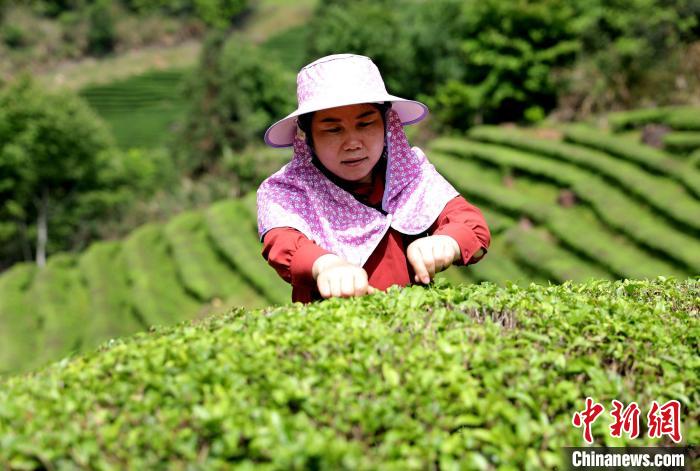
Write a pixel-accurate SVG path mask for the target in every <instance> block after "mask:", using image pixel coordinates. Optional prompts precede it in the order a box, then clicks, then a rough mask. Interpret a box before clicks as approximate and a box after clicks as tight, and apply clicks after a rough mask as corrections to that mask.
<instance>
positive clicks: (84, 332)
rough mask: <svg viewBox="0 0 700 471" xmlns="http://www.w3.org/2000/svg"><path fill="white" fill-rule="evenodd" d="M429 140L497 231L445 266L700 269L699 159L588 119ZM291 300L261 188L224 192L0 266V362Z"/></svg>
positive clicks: (601, 274) (530, 273) (472, 272)
mask: <svg viewBox="0 0 700 471" xmlns="http://www.w3.org/2000/svg"><path fill="white" fill-rule="evenodd" d="M668 116H673V115H672V114H669V115H668ZM697 116H700V113H698V114H697ZM669 119H670V118H669ZM686 126H687V124H686ZM621 129H624V128H621ZM426 151H427V152H426V154H427V155H428V157H429V159H430V161H431V162H432V163H433V164H434V165H435V166H436V167H437V168H438V170H439V171H440V172H441V173H442V174H443V175H444V176H445V177H446V178H447V179H448V180H450V181H451V182H452V183H453V184H454V185H455V187H456V188H457V189H458V190H459V191H460V192H461V193H462V194H463V195H464V196H465V197H466V198H467V199H468V200H470V201H472V202H473V203H475V204H476V205H477V206H479V207H480V208H481V209H482V210H483V212H484V215H485V217H486V220H487V221H488V222H489V227H490V229H491V233H492V243H491V247H490V248H489V254H488V255H487V257H486V258H484V259H483V260H482V261H481V262H479V263H478V264H476V265H472V266H469V267H466V268H464V267H452V268H450V269H449V270H447V271H445V272H443V273H440V274H438V277H439V278H446V279H448V280H449V281H452V282H454V283H477V282H481V281H490V282H494V283H497V284H500V285H505V284H507V282H509V281H510V282H516V283H518V284H520V285H521V286H522V285H527V284H528V283H530V282H537V283H543V284H546V283H547V282H552V283H562V282H564V281H566V280H573V281H577V282H579V281H585V280H587V279H589V278H595V279H597V280H613V279H622V278H627V279H644V278H655V277H657V276H659V275H663V276H673V277H676V278H678V279H685V278H687V277H693V276H697V275H698V274H700V237H699V236H700V168H698V167H697V166H696V165H695V162H694V161H693V160H692V159H690V158H689V156H688V154H680V153H673V152H668V151H666V150H659V149H655V148H651V147H649V146H646V145H644V144H640V143H639V142H638V141H636V140H634V139H632V138H630V137H629V136H627V137H625V136H623V135H617V134H610V133H608V132H606V131H603V130H599V129H594V128H590V127H582V126H581V125H577V126H568V127H562V128H558V129H548V130H546V129H529V130H526V129H516V128H509V127H488V126H482V127H477V128H473V129H472V130H471V131H470V132H469V134H468V136H466V137H464V138H439V139H436V140H434V141H432V142H431V144H430V146H429V147H428V149H426ZM290 299H291V290H290V287H289V285H287V284H286V283H285V282H284V281H282V280H281V279H280V278H279V276H278V275H277V274H276V273H275V271H274V270H273V269H272V268H271V267H269V266H268V265H267V263H266V262H265V261H264V259H263V258H262V256H261V244H260V243H259V241H258V240H257V230H256V221H255V194H250V195H248V196H247V197H246V198H244V199H242V200H239V201H235V200H229V201H222V202H219V203H217V204H214V205H212V206H211V207H209V208H207V210H205V211H192V212H187V213H183V214H180V215H178V216H177V217H175V218H173V219H172V220H171V221H169V222H168V223H167V224H154V223H152V224H147V225H145V226H143V227H141V228H139V229H138V230H136V231H134V232H133V233H132V234H131V235H130V237H128V238H127V239H126V240H124V241H121V242H118V241H110V242H99V243H96V244H93V245H92V246H91V247H90V248H89V249H88V250H87V251H86V252H84V253H83V254H80V255H67V254H61V255H56V256H53V257H51V258H50V260H49V263H48V266H47V268H46V270H43V271H41V272H38V271H37V270H36V268H35V267H34V266H33V265H31V264H18V265H16V266H14V267H13V268H12V269H10V270H8V271H6V272H5V273H3V274H1V275H0V372H3V371H5V372H8V371H16V370H21V369H29V368H32V367H35V366H38V365H40V364H43V363H45V362H47V361H49V360H51V359H57V358H60V357H62V356H65V355H66V354H69V353H70V352H75V351H82V350H85V349H87V348H94V347H95V346H97V345H98V344H100V343H101V342H103V341H105V340H107V339H109V338H116V337H121V336H126V335H129V334H131V333H134V332H137V331H139V330H144V329H147V328H148V327H149V326H151V325H154V324H174V323H176V322H178V321H182V320H187V319H194V318H197V317H201V316H203V315H205V314H207V313H210V312H212V311H213V310H219V311H223V310H225V309H228V308H230V307H231V306H242V307H249V308H255V307H262V306H267V305H270V304H278V305H279V304H284V303H287V302H288V301H289V300H290ZM36 352H41V355H36Z"/></svg>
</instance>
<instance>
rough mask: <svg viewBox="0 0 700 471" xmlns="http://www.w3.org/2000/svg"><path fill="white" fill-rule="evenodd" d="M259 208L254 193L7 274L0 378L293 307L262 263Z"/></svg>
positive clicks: (1, 278)
mask: <svg viewBox="0 0 700 471" xmlns="http://www.w3.org/2000/svg"><path fill="white" fill-rule="evenodd" d="M254 207H255V195H254V194H253V195H250V196H249V197H248V198H247V199H246V200H242V201H233V200H232V201H224V202H221V203H218V204H215V205H213V206H211V207H210V208H208V209H207V210H206V211H202V212H196V211H193V212H188V213H183V214H181V215H179V216H177V217H176V218H174V219H173V220H171V221H170V222H168V223H167V224H164V225H159V224H148V225H146V226H143V227H141V228H139V229H138V230H136V231H134V232H133V233H132V234H131V236H130V237H128V238H127V239H126V240H124V241H123V242H115V241H109V242H99V243H95V244H93V245H92V246H91V247H90V248H89V249H88V250H87V251H86V252H85V253H83V254H81V255H80V256H76V255H69V254H58V255H55V256H53V257H51V258H50V259H49V263H48V264H47V266H46V268H45V269H44V270H38V269H36V267H35V266H34V265H32V264H28V263H27V264H18V265H16V266H14V267H13V268H11V269H10V270H8V271H6V272H4V273H3V274H2V275H0V372H9V371H16V370H18V369H28V368H31V367H33V366H37V365H41V364H43V363H45V362H46V361H49V360H56V359H58V358H61V357H62V356H63V355H66V354H68V353H69V352H72V351H76V350H84V349H87V348H91V347H94V346H95V345H97V343H99V342H101V341H104V340H107V339H109V338H113V337H119V336H122V335H128V334H132V333H135V332H137V331H139V330H144V329H147V328H148V327H149V326H150V325H153V324H172V323H174V322H177V321H181V320H185V319H193V318H195V317H197V316H201V315H204V314H206V313H207V312H209V311H211V310H212V309H218V308H220V306H222V305H224V304H226V305H237V306H246V307H262V306H267V305H269V304H271V303H276V304H282V303H285V302H287V301H288V300H289V299H290V289H289V286H288V285H287V284H286V283H285V282H284V281H283V280H281V279H279V277H277V276H276V274H275V273H274V271H272V269H271V268H269V267H268V266H267V264H266V262H265V260H264V259H263V258H262V257H261V256H260V244H259V243H258V241H257V229H256V223H255V213H254V211H255V208H254ZM268 270H269V272H268ZM266 274H267V275H266ZM270 275H274V276H270Z"/></svg>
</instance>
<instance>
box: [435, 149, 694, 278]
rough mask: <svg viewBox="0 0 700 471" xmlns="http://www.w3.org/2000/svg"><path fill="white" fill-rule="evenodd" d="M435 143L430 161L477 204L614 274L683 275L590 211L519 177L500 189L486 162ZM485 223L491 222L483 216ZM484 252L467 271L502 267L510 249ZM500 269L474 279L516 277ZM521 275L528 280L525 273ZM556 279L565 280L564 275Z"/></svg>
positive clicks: (497, 180) (646, 276) (503, 248)
mask: <svg viewBox="0 0 700 471" xmlns="http://www.w3.org/2000/svg"><path fill="white" fill-rule="evenodd" d="M440 147H441V145H440V141H436V142H435V144H434V147H433V148H432V149H431V150H430V156H431V157H430V159H431V161H432V162H434V163H435V166H436V167H437V168H438V170H439V171H440V172H442V173H443V174H444V175H447V176H448V178H450V176H453V177H451V178H450V180H451V181H452V183H453V185H455V187H456V188H457V189H458V190H459V191H460V193H462V194H463V195H465V196H466V197H467V198H469V199H471V200H473V201H475V202H476V203H478V205H479V207H480V208H493V209H495V210H497V211H499V212H503V213H507V214H511V215H513V216H515V217H520V218H522V217H525V218H528V219H530V220H532V221H534V222H535V223H537V224H540V225H541V226H544V227H545V228H546V229H547V230H548V231H550V232H551V233H552V234H554V235H555V236H556V237H557V238H558V240H559V244H560V245H562V246H564V247H566V248H567V249H568V250H569V251H571V252H574V253H576V254H580V255H582V256H584V257H585V258H588V259H590V260H595V261H596V262H597V263H599V264H600V265H602V266H604V267H606V269H607V270H608V271H610V272H611V273H614V274H615V275H616V276H618V277H620V278H636V279H641V278H649V277H654V276H657V275H672V276H677V277H684V276H687V275H688V272H687V271H686V270H683V269H679V268H678V267H676V266H674V265H672V264H671V263H668V262H667V261H665V260H663V259H658V258H656V257H655V256H654V255H653V254H650V253H649V252H647V251H646V250H645V249H644V248H643V247H638V246H637V245H636V244H635V243H634V240H630V239H627V238H626V237H624V236H623V234H620V233H616V232H614V231H612V230H611V229H610V228H608V227H607V226H606V225H605V224H604V222H603V221H600V220H599V219H598V217H596V215H595V214H594V213H592V212H591V211H590V210H588V209H586V208H581V207H576V208H568V209H563V208H560V207H558V206H557V205H556V204H555V202H554V200H553V199H548V198H542V197H537V196H534V194H535V192H534V191H532V189H531V188H530V187H532V185H533V184H532V183H529V184H527V185H526V184H525V182H526V178H525V177H523V176H519V177H518V178H517V188H506V187H504V186H503V185H502V183H501V182H500V181H499V180H500V178H499V177H496V178H494V176H493V174H494V172H493V171H492V170H490V169H489V168H488V167H487V166H482V165H478V164H474V163H471V162H469V161H468V160H466V159H462V158H455V157H452V156H450V155H444V154H442V153H440V152H439V150H438V149H440ZM456 175H459V178H455V177H454V176H456ZM469 181H478V182H479V184H478V185H475V184H469V183H468V182H469ZM487 221H488V222H489V224H491V223H490V221H489V220H488V219H487ZM493 243H494V244H497V239H494V241H493ZM490 252H492V253H493V254H498V256H497V257H493V256H491V257H487V258H485V259H484V260H482V261H481V262H479V263H478V264H477V265H475V266H474V267H473V268H472V270H474V271H475V272H476V275H477V276H478V275H479V272H480V271H483V270H484V269H488V268H489V267H490V265H493V264H495V263H500V264H504V265H508V261H509V260H508V258H509V256H510V255H511V253H510V252H509V251H508V247H507V246H506V245H505V241H504V244H503V245H501V246H493V247H491V248H490ZM632 261H634V262H632ZM531 266H532V265H531ZM506 270H507V272H506V274H503V273H498V272H497V273H496V274H495V275H490V276H486V277H484V278H481V277H479V279H485V280H487V281H493V282H499V280H508V279H510V280H514V279H516V277H513V276H514V275H512V273H516V272H515V271H514V270H512V269H510V268H508V267H506ZM532 271H533V272H534V273H538V271H539V270H537V268H534V269H532ZM540 275H541V276H542V278H543V279H548V276H551V274H550V275H547V274H544V273H540ZM523 278H524V279H531V277H528V276H525V277H523ZM558 280H559V281H565V280H566V278H563V279H558Z"/></svg>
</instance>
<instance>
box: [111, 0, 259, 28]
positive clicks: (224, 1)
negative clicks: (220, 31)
mask: <svg viewBox="0 0 700 471" xmlns="http://www.w3.org/2000/svg"><path fill="white" fill-rule="evenodd" d="M124 3H125V4H126V5H127V7H128V8H130V9H132V10H134V11H138V12H153V11H162V12H164V13H166V14H169V15H176V16H189V15H193V16H196V17H197V18H199V19H201V20H202V21H204V22H205V23H206V24H208V25H210V26H214V27H217V28H226V27H228V26H230V25H231V23H232V21H233V20H234V19H235V18H236V17H237V16H238V15H240V14H241V13H242V12H244V11H245V10H246V8H247V7H248V0H175V1H172V0H155V1H154V0H124Z"/></svg>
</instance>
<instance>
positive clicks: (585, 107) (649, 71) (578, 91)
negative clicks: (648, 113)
mask: <svg viewBox="0 0 700 471" xmlns="http://www.w3.org/2000/svg"><path fill="white" fill-rule="evenodd" d="M570 3H571V5H572V7H573V8H574V9H575V15H574V16H573V17H572V18H571V21H570V23H571V28H572V29H573V31H574V32H575V34H576V37H577V38H579V40H580V41H581V44H582V48H581V51H580V53H579V55H578V58H577V63H576V65H575V66H574V67H572V68H570V69H569V70H567V71H563V73H562V74H561V77H562V82H561V83H562V92H563V93H562V95H563V96H564V99H565V103H564V104H565V105H566V106H567V107H569V108H571V109H572V113H571V114H572V115H571V116H567V117H572V118H574V117H583V116H585V115H587V114H589V113H591V112H604V111H609V110H611V109H621V108H632V107H636V106H639V105H641V104H645V103H647V104H654V105H662V104H671V102H670V99H671V96H672V94H673V92H674V91H675V89H676V88H677V86H678V83H677V82H678V78H679V77H681V76H682V75H683V74H684V73H683V62H684V61H685V56H686V53H687V50H686V49H687V48H688V46H689V45H690V44H691V43H692V42H693V41H697V40H698V39H699V38H700V2H697V1H696V0H614V1H607V0H582V1H575V2H574V1H572V2H570ZM690 73H691V74H694V75H697V70H695V71H694V72H690Z"/></svg>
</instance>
